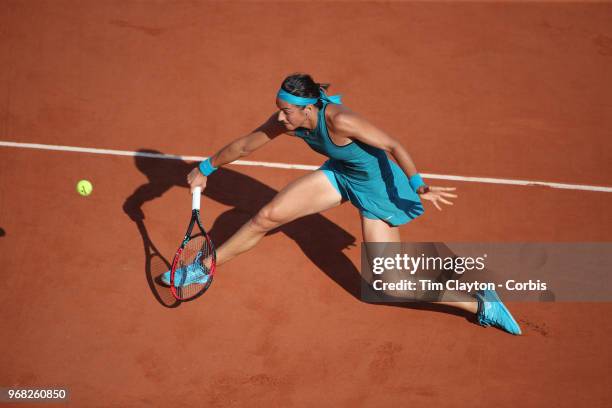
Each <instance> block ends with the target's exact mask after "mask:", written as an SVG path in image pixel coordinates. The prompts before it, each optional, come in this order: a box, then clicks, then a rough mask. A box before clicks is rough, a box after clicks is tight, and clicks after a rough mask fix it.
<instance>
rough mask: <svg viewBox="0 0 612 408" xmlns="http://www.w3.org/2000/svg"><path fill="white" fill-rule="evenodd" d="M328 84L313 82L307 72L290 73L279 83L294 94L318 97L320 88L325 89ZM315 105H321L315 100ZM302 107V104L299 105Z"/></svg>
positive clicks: (319, 106) (303, 96)
mask: <svg viewBox="0 0 612 408" xmlns="http://www.w3.org/2000/svg"><path fill="white" fill-rule="evenodd" d="M329 85H330V84H319V83H317V82H315V81H314V80H313V79H312V77H311V76H310V75H308V74H303V73H296V74H291V75H289V76H288V77H287V78H285V80H284V81H283V83H282V84H281V88H282V89H283V90H284V91H286V92H289V93H290V94H292V95H295V96H301V97H302V98H318V97H319V94H320V92H321V88H323V89H324V90H327V88H329ZM315 106H316V107H317V108H319V109H321V107H322V106H323V105H322V104H321V102H320V101H319V102H317V103H316V104H315ZM300 108H301V109H304V106H300Z"/></svg>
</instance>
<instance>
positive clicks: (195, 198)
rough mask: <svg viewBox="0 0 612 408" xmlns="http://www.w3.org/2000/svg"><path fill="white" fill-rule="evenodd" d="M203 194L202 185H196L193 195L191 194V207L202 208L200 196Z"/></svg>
mask: <svg viewBox="0 0 612 408" xmlns="http://www.w3.org/2000/svg"><path fill="white" fill-rule="evenodd" d="M201 195H202V187H196V188H194V189H193V195H192V196H191V209H192V210H199V209H200V197H201Z"/></svg>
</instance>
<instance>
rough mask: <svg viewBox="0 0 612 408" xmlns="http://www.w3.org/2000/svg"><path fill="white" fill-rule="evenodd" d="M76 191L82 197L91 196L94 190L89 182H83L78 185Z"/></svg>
mask: <svg viewBox="0 0 612 408" xmlns="http://www.w3.org/2000/svg"><path fill="white" fill-rule="evenodd" d="M76 190H77V193H79V194H80V195H82V196H88V195H90V194H91V191H92V190H93V186H92V185H91V183H90V182H89V180H81V181H79V182H78V183H77V185H76Z"/></svg>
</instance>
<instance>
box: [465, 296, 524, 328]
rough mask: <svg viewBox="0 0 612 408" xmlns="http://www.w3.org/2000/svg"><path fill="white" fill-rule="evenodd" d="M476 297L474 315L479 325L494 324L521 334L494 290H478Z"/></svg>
mask: <svg viewBox="0 0 612 408" xmlns="http://www.w3.org/2000/svg"><path fill="white" fill-rule="evenodd" d="M476 299H477V300H478V313H477V315H476V316H477V319H478V323H479V324H480V325H481V326H484V327H489V326H495V327H498V328H500V329H502V330H505V331H507V332H508V333H511V334H514V335H520V334H521V328H520V327H519V325H518V323H517V322H516V320H514V317H512V315H511V314H510V311H509V310H508V309H507V308H506V306H504V304H503V303H502V301H501V299H500V298H499V296H497V293H496V292H495V291H494V290H479V291H478V292H477V293H476Z"/></svg>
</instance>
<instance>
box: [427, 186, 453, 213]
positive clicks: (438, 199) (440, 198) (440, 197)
mask: <svg viewBox="0 0 612 408" xmlns="http://www.w3.org/2000/svg"><path fill="white" fill-rule="evenodd" d="M456 189H457V188H455V187H433V186H430V187H429V191H428V192H427V193H424V194H419V197H421V198H422V199H424V200H427V201H431V202H432V203H433V205H435V206H436V208H437V209H438V210H440V211H442V207H440V203H444V204H446V205H453V202H452V201H450V200H449V199H451V198H457V197H458V195H457V194H453V193H448V191H455V190H456Z"/></svg>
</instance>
